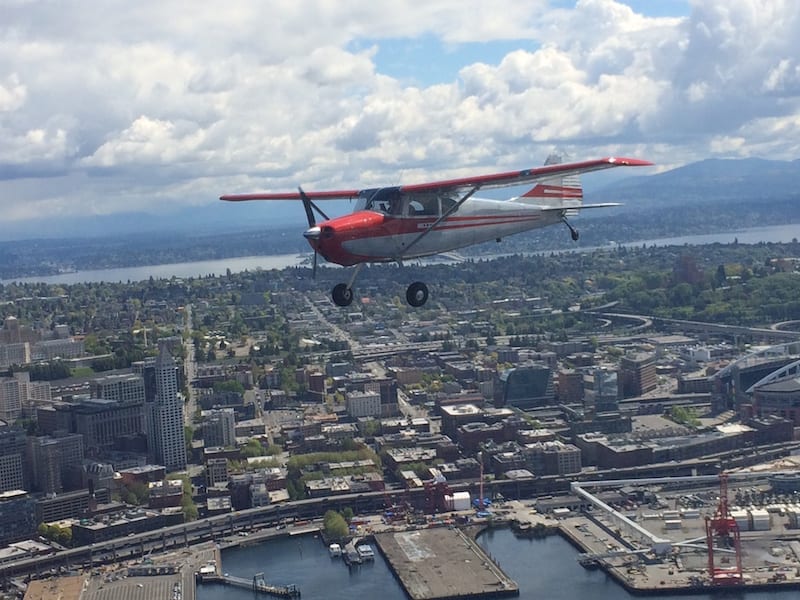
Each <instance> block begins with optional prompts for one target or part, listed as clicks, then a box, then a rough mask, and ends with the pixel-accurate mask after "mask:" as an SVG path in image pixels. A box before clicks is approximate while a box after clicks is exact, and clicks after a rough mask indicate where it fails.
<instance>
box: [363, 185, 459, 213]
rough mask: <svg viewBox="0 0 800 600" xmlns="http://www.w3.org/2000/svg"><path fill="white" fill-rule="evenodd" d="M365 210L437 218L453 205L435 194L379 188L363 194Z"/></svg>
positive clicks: (447, 199)
mask: <svg viewBox="0 0 800 600" xmlns="http://www.w3.org/2000/svg"><path fill="white" fill-rule="evenodd" d="M362 198H363V202H364V209H365V210H374V211H377V212H381V213H384V214H386V215H396V216H404V217H432V216H433V217H436V216H439V215H440V214H442V213H441V211H442V206H443V203H444V202H447V204H445V205H444V206H445V209H446V208H449V206H450V205H451V204H452V203H453V202H452V200H450V199H449V198H447V197H443V198H440V197H439V195H438V194H434V193H421V194H420V193H417V194H403V193H402V192H401V191H400V188H399V187H387V188H378V189H372V190H364V191H363V192H362Z"/></svg>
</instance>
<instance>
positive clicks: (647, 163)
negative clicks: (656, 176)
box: [606, 156, 655, 167]
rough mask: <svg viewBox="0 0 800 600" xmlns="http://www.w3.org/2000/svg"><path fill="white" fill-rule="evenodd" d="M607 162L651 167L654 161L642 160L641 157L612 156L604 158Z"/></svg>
mask: <svg viewBox="0 0 800 600" xmlns="http://www.w3.org/2000/svg"><path fill="white" fill-rule="evenodd" d="M606 160H607V161H608V162H609V163H613V164H615V165H624V166H626V167H652V166H653V165H654V164H655V163H652V162H650V161H649V160H642V159H641V158H627V157H625V156H612V157H610V158H607V159H606Z"/></svg>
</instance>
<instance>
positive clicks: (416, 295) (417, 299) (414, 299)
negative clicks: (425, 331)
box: [406, 281, 428, 307]
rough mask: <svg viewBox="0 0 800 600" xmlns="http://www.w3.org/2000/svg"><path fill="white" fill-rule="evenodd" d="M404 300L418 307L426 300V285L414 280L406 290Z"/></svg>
mask: <svg viewBox="0 0 800 600" xmlns="http://www.w3.org/2000/svg"><path fill="white" fill-rule="evenodd" d="M406 301H407V302H408V303H409V304H410V305H411V306H414V307H420V306H422V305H423V304H425V303H426V302H427V301H428V286H427V285H425V284H424V283H422V282H421V281H415V282H414V283H412V284H411V285H410V286H408V289H407V290H406Z"/></svg>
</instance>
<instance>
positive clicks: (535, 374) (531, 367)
mask: <svg viewBox="0 0 800 600" xmlns="http://www.w3.org/2000/svg"><path fill="white" fill-rule="evenodd" d="M498 379H499V381H498V384H499V385H497V386H496V387H495V402H497V405H498V406H516V407H518V408H521V409H523V410H525V409H529V408H537V407H540V406H550V405H552V404H553V402H554V400H555V385H554V384H553V371H552V370H551V369H550V368H549V367H547V366H545V365H544V364H541V363H529V364H526V365H520V366H518V367H513V368H511V369H508V370H506V371H503V373H501V374H500V376H499V378H498Z"/></svg>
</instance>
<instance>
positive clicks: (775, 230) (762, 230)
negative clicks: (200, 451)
mask: <svg viewBox="0 0 800 600" xmlns="http://www.w3.org/2000/svg"><path fill="white" fill-rule="evenodd" d="M795 239H800V223H789V224H786V225H775V226H772V227H753V228H751V229H745V230H742V231H733V232H730V233H712V234H704V235H689V236H683V237H671V238H662V239H657V240H643V241H639V242H626V243H625V244H622V245H624V246H627V247H632V248H633V247H638V246H683V245H686V244H689V245H696V246H697V245H703V244H714V243H719V244H730V243H733V242H734V241H735V240H738V242H739V243H741V244H758V243H761V242H781V243H788V242H791V241H792V240H795ZM590 250H592V249H591V248H581V249H578V250H577V251H578V252H580V251H590ZM546 251H547V249H542V251H541V252H546ZM309 256H310V253H309V254H277V255H268V256H244V257H235V258H223V259H220V260H202V261H196V262H185V263H172V264H166V265H150V266H141V267H122V268H119V269H97V270H93V271H76V272H74V273H62V274H59V275H47V276H45V275H42V276H33V277H21V278H18V279H14V280H3V281H0V283H11V282H12V281H19V282H23V283H38V282H42V283H55V284H72V283H97V282H101V281H106V282H120V281H122V282H126V281H143V280H145V279H149V278H150V277H153V278H155V279H170V278H172V277H199V276H201V275H202V276H206V275H224V274H225V273H226V272H227V271H228V270H229V269H230V271H231V272H232V273H240V272H242V271H248V270H249V271H253V270H256V269H267V270H269V269H283V268H286V267H293V266H297V265H300V264H303V262H304V261H307V260H308V258H309Z"/></svg>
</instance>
